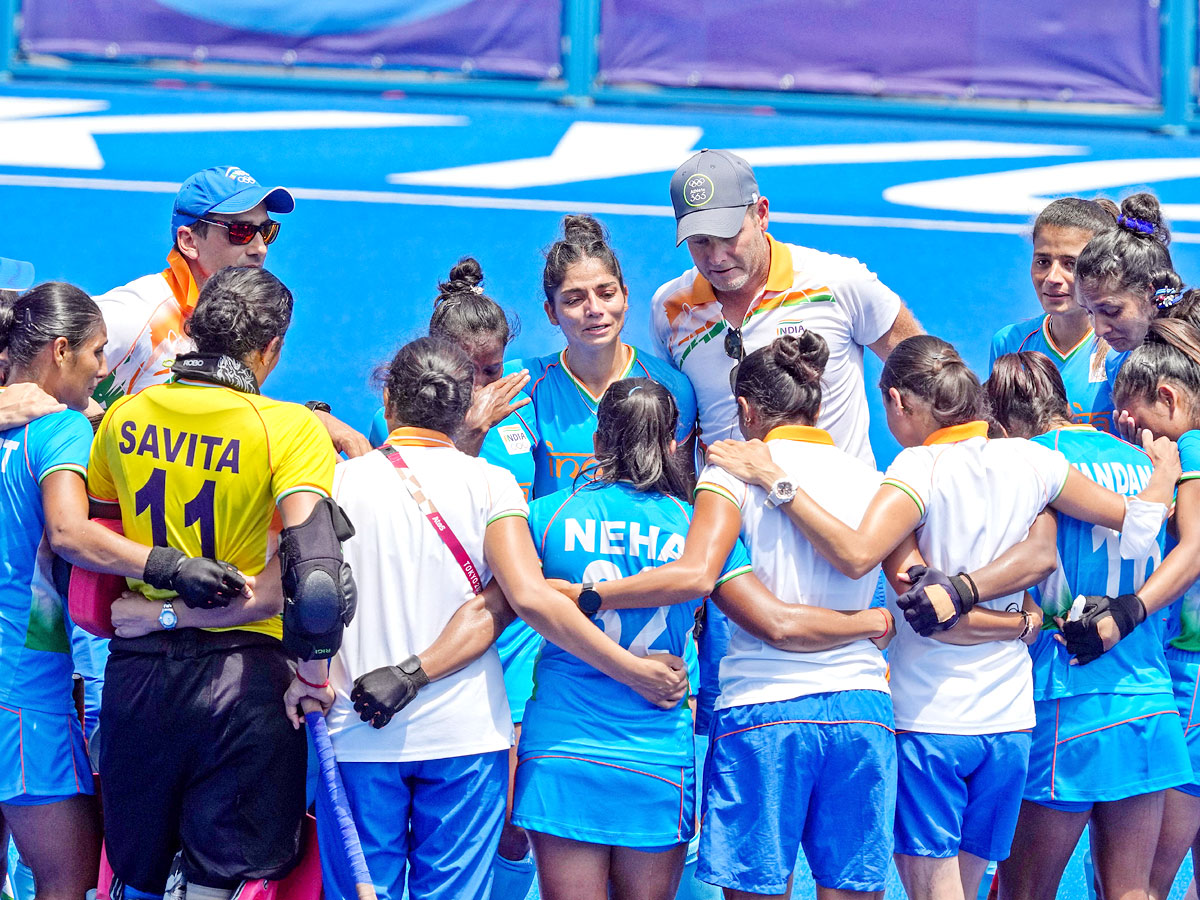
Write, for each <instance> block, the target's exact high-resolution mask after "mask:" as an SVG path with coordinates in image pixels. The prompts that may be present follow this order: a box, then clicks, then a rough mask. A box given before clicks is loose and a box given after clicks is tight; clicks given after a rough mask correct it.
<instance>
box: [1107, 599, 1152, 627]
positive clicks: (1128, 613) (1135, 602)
mask: <svg viewBox="0 0 1200 900" xmlns="http://www.w3.org/2000/svg"><path fill="white" fill-rule="evenodd" d="M1108 612H1109V614H1110V615H1111V616H1112V617H1113V624H1115V625H1116V626H1117V631H1119V632H1121V637H1122V638H1124V637H1125V636H1126V635H1128V634H1129V632H1131V631H1133V629H1135V628H1137V627H1138V626H1139V625H1141V624H1142V623H1143V622H1144V621H1146V604H1145V603H1143V602H1142V598H1141V597H1139V596H1138V595H1137V594H1121V595H1120V596H1119V597H1114V598H1112V599H1111V600H1110V601H1109V604H1108Z"/></svg>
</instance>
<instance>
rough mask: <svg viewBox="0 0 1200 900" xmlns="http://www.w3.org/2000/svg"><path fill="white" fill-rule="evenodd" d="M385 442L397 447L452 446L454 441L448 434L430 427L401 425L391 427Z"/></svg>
mask: <svg viewBox="0 0 1200 900" xmlns="http://www.w3.org/2000/svg"><path fill="white" fill-rule="evenodd" d="M387 443H389V444H395V445H396V446H397V447H453V446H454V441H452V440H450V438H449V436H448V435H445V434H443V433H442V432H440V431H434V430H433V429H432V428H414V427H412V426H410V425H401V426H400V427H399V428H394V429H392V432H391V433H390V434H389V435H388V436H387Z"/></svg>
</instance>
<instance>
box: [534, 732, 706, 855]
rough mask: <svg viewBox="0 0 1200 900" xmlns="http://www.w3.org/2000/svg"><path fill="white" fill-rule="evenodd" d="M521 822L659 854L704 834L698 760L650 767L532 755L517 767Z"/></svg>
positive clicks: (575, 837)
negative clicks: (701, 831)
mask: <svg viewBox="0 0 1200 900" xmlns="http://www.w3.org/2000/svg"><path fill="white" fill-rule="evenodd" d="M512 820H513V824H514V825H519V826H521V827H522V828H527V829H529V830H530V831H540V832H542V833H544V834H553V835H557V836H559V837H564V838H570V839H571V840H573V841H586V842H587V843H590V844H609V845H611V846H615V847H634V848H636V849H638V850H646V851H658V850H666V849H669V848H670V847H674V846H676V845H678V844H681V843H683V842H684V841H687V840H690V839H691V837H692V834H693V833H694V832H695V829H696V775H695V770H694V768H693V767H692V761H691V760H688V761H687V762H686V763H685V764H683V765H677V766H668V765H650V764H647V763H635V762H623V761H618V760H603V759H589V758H586V757H583V756H579V755H578V754H571V755H566V754H563V755H555V754H550V753H546V752H537V753H529V754H526V755H524V756H521V757H520V759H519V760H518V762H517V782H516V786H515V789H514V791H513V815H512Z"/></svg>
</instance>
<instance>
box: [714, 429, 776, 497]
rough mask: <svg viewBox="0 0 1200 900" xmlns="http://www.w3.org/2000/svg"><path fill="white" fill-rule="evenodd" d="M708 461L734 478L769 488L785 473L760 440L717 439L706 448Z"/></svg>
mask: <svg viewBox="0 0 1200 900" xmlns="http://www.w3.org/2000/svg"><path fill="white" fill-rule="evenodd" d="M708 461H709V462H710V463H712V464H713V465H714V466H720V467H721V468H722V469H724V470H725V471H726V472H728V473H729V474H730V475H732V476H733V477H734V478H737V479H740V480H741V481H744V482H746V484H756V485H758V486H759V487H761V488H764V489H766V490H768V491H769V490H770V489H771V487H772V486H773V485H774V484H775V482H776V481H778V480H779V479H780V478H783V477H785V476H786V474H787V473H785V472H784V471H783V469H781V468H779V466H778V465H776V463H775V460H773V459H772V458H771V451H770V450H769V449H768V447H767V445H766V444H765V443H763V442H762V441H758V440H754V441H717V442H716V443H715V444H713V445H712V446H711V447H709V448H708Z"/></svg>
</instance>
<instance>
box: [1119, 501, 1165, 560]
mask: <svg viewBox="0 0 1200 900" xmlns="http://www.w3.org/2000/svg"><path fill="white" fill-rule="evenodd" d="M1166 518H1167V508H1166V507H1165V506H1163V504H1161V503H1151V502H1149V501H1147V500H1141V499H1139V498H1138V497H1126V498H1125V521H1124V522H1122V523H1121V541H1120V544H1119V548H1120V552H1121V559H1145V558H1146V557H1148V556H1149V555H1150V554H1151V553H1152V552H1153V550H1154V545H1155V544H1157V543H1158V535H1159V533H1160V532H1161V531H1162V524H1163V521H1164V520H1165V519H1166Z"/></svg>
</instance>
